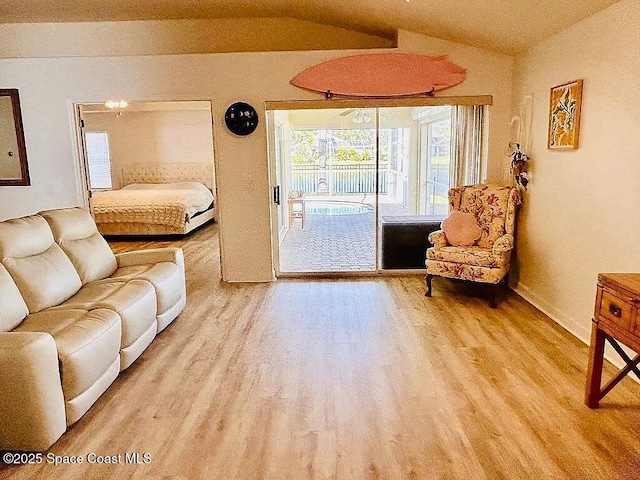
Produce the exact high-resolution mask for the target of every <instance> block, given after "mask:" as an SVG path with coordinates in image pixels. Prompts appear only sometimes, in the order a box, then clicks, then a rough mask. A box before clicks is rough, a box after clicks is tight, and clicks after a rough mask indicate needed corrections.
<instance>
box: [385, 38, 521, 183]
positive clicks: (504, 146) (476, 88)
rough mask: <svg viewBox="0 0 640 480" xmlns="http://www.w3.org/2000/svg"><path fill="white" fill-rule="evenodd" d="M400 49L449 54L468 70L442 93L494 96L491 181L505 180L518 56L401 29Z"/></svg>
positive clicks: (491, 116)
mask: <svg viewBox="0 0 640 480" xmlns="http://www.w3.org/2000/svg"><path fill="white" fill-rule="evenodd" d="M398 48H399V49H400V50H403V51H409V52H415V53H423V54H427V55H446V56H447V57H448V58H449V60H451V61H452V62H453V63H455V64H457V65H460V66H461V67H463V68H466V69H467V79H466V80H465V81H464V82H462V83H461V84H459V85H456V86H455V87H452V88H449V89H447V90H444V91H443V92H440V93H439V95H477V94H483V95H493V105H492V107H491V114H490V119H489V165H488V169H487V180H488V181H489V182H496V183H502V182H504V181H505V180H506V179H505V178H504V175H503V174H504V168H503V165H504V163H505V162H506V160H505V158H506V156H507V155H508V151H509V141H510V140H509V120H510V118H511V91H512V86H513V66H514V58H513V57H511V56H509V55H504V54H502V53H495V52H489V51H487V50H482V49H480V48H475V47H469V46H467V45H460V44H459V43H453V42H449V41H446V40H440V39H438V38H431V37H425V36H424V35H418V34H416V33H412V32H405V31H403V30H400V31H399V32H398Z"/></svg>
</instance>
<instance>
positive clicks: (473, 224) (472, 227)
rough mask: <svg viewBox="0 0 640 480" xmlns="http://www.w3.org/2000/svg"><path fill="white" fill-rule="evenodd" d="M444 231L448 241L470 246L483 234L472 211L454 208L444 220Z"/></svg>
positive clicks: (459, 245) (455, 244) (451, 243)
mask: <svg viewBox="0 0 640 480" xmlns="http://www.w3.org/2000/svg"><path fill="white" fill-rule="evenodd" d="M441 228H442V231H443V232H444V235H445V237H447V242H448V243H449V244H450V245H453V246H456V247H469V246H471V245H473V244H474V243H475V242H476V241H477V240H478V239H479V238H480V235H482V229H481V228H480V227H479V226H478V222H477V221H476V217H474V216H473V215H472V214H470V213H463V212H460V211H458V210H454V211H453V212H451V214H450V215H449V216H448V217H447V218H445V219H444V220H443V221H442V227H441Z"/></svg>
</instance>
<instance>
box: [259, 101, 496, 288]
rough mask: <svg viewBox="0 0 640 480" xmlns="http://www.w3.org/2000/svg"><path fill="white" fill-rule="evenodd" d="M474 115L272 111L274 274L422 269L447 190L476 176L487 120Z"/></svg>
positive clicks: (432, 110) (448, 109) (440, 109)
mask: <svg viewBox="0 0 640 480" xmlns="http://www.w3.org/2000/svg"><path fill="white" fill-rule="evenodd" d="M474 112H475V113H474ZM477 113H478V110H477V107H476V106H451V105H417V106H413V105H411V106H398V107H378V108H364V107H359V106H354V107H353V108H342V109H334V108H331V109H324V108H322V109H277V110H274V111H272V112H269V115H268V118H269V126H268V129H269V141H270V144H271V148H270V152H271V155H270V164H271V174H272V177H271V178H272V179H273V181H272V187H273V197H274V207H273V208H274V215H273V216H272V218H274V222H273V228H274V232H275V234H274V246H275V248H274V256H275V258H276V259H277V261H276V265H275V267H276V273H277V275H287V274H307V273H308V274H323V273H341V274H343V273H345V272H366V273H371V272H375V271H379V270H409V269H421V268H424V256H425V251H426V248H427V247H428V244H427V240H426V239H427V235H428V233H429V232H430V231H431V230H434V229H435V228H436V227H437V226H439V224H440V222H441V220H442V219H443V218H444V217H445V216H446V215H447V214H448V197H447V191H448V190H449V188H450V187H451V186H454V185H455V184H456V179H457V178H465V179H466V178H470V172H471V171H472V170H474V169H475V170H476V171H477V175H478V176H477V177H476V178H478V180H479V179H480V171H481V169H480V168H479V167H481V165H482V154H483V153H484V152H485V151H486V150H484V149H483V148H482V146H481V145H480V143H481V142H482V140H483V139H484V133H483V126H484V124H485V123H486V122H482V121H476V120H477V119H484V116H482V115H480V116H478V115H477ZM480 113H483V112H480ZM483 115H484V113H483ZM476 144H477V145H476ZM468 162H471V163H472V164H473V165H467V164H466V163H468ZM460 163H464V165H460Z"/></svg>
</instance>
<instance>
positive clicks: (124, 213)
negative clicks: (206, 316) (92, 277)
mask: <svg viewBox="0 0 640 480" xmlns="http://www.w3.org/2000/svg"><path fill="white" fill-rule="evenodd" d="M74 107H75V116H76V130H77V144H78V160H79V173H80V178H79V182H80V184H81V186H82V190H83V191H84V194H85V205H86V206H87V207H88V208H90V210H91V212H92V214H93V216H94V218H95V220H96V224H97V225H98V229H99V230H100V232H101V233H102V234H103V235H105V236H107V238H108V239H110V238H112V239H117V240H118V241H127V240H136V241H140V240H145V239H148V240H149V241H158V240H162V241H166V242H171V241H172V240H177V239H180V240H185V241H188V240H189V239H190V238H192V237H193V232H195V231H196V230H205V231H206V232H207V234H210V235H215V236H216V241H215V242H214V243H215V245H216V248H217V249H218V252H217V253H216V256H217V257H219V256H220V253H219V246H218V245H219V242H218V241H217V237H218V225H217V222H218V215H217V202H216V176H215V165H214V148H213V126H212V111H211V102H210V101H153V102H145V101H129V102H127V101H124V100H117V101H111V100H106V101H104V102H97V103H80V104H76V105H75V106H74Z"/></svg>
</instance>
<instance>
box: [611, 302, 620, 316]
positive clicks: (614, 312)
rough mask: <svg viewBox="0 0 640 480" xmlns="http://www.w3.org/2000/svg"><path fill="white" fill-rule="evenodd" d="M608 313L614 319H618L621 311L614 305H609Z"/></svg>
mask: <svg viewBox="0 0 640 480" xmlns="http://www.w3.org/2000/svg"><path fill="white" fill-rule="evenodd" d="M609 313H610V314H611V315H613V316H614V317H618V318H620V317H621V316H622V309H621V308H620V307H618V306H616V305H614V304H611V305H609Z"/></svg>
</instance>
